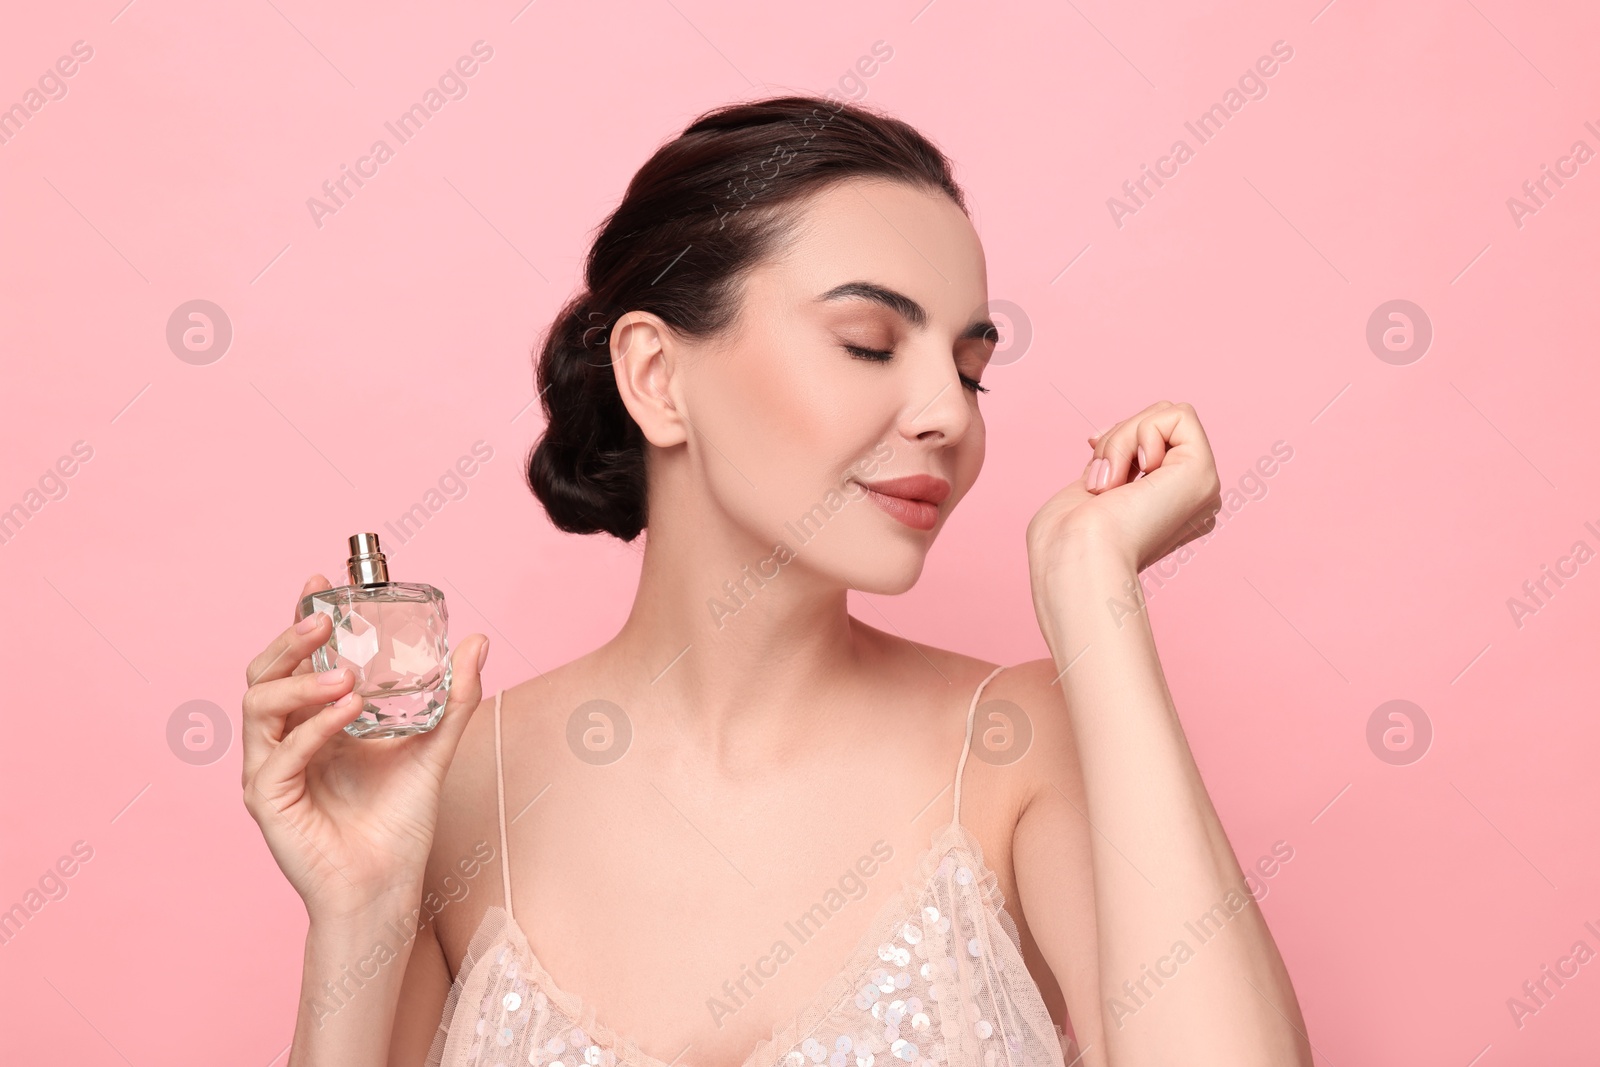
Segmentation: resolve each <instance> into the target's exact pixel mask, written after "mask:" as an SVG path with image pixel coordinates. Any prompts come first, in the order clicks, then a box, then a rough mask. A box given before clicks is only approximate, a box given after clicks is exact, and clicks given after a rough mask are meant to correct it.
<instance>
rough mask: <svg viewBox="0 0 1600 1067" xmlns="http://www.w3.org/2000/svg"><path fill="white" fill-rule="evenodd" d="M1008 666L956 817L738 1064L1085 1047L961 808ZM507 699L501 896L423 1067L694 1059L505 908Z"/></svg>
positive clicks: (813, 1066) (1033, 1061)
mask: <svg viewBox="0 0 1600 1067" xmlns="http://www.w3.org/2000/svg"><path fill="white" fill-rule="evenodd" d="M1003 669H1004V668H999V667H997V668H996V669H995V670H994V671H993V672H992V673H991V674H990V675H989V676H988V677H987V678H985V679H984V680H983V681H982V682H980V683H979V684H978V688H977V691H976V692H974V693H973V694H972V705H971V707H969V708H968V709H967V728H966V738H965V740H964V741H963V742H962V746H961V757H960V759H959V760H958V761H957V764H956V777H955V798H954V804H953V812H952V815H951V819H950V822H949V823H947V824H945V825H944V826H942V827H940V828H939V829H938V830H937V831H935V833H934V835H933V840H932V842H931V844H930V845H929V846H928V848H927V849H926V850H925V851H924V852H923V853H922V854H921V855H920V856H919V857H918V860H917V862H916V864H914V866H913V869H912V870H911V871H910V872H909V873H908V874H907V876H906V878H905V880H904V882H903V883H902V885H901V887H900V888H899V890H898V891H897V892H896V893H895V894H894V895H892V896H891V897H890V898H889V899H887V900H886V901H884V903H883V905H882V907H881V908H880V909H879V911H878V913H877V915H876V916H875V917H874V918H873V920H872V922H871V924H870V925H869V926H868V928H867V929H866V930H865V931H864V932H863V933H862V936H861V938H860V940H859V942H858V943H857V945H856V948H855V950H854V951H853V952H852V953H851V955H850V957H849V959H848V961H847V962H846V965H845V966H844V967H843V968H842V969H841V970H840V971H839V972H838V973H837V974H835V975H834V976H833V977H832V978H831V979H829V980H828V981H827V982H825V983H824V984H823V986H822V988H821V989H819V990H818V991H817V992H816V993H815V994H814V995H813V996H812V998H811V999H810V1001H808V1002H807V1003H806V1005H805V1006H804V1007H802V1008H801V1009H800V1011H799V1013H798V1014H797V1015H796V1016H795V1017H794V1018H793V1019H791V1020H789V1021H788V1022H787V1023H784V1024H780V1025H778V1026H776V1027H774V1029H773V1032H772V1033H771V1035H769V1036H768V1037H767V1038H765V1039H763V1040H762V1041H760V1042H758V1043H757V1045H756V1046H755V1048H754V1049H752V1050H751V1052H750V1054H749V1055H748V1056H747V1057H745V1059H744V1060H743V1061H742V1063H741V1064H740V1067H824V1065H826V1067H1063V1065H1064V1064H1071V1063H1074V1062H1076V1060H1077V1059H1078V1051H1077V1048H1076V1046H1075V1044H1074V1042H1073V1040H1072V1037H1071V1036H1070V1035H1069V1034H1067V1033H1066V1032H1065V1031H1064V1030H1063V1029H1062V1028H1061V1027H1060V1026H1058V1025H1056V1024H1055V1023H1054V1022H1053V1021H1052V1020H1051V1018H1050V1015H1049V1013H1048V1011H1047V1010H1046V1009H1045V1006H1044V1002H1043V999H1042V998H1041V996H1040V993H1039V988H1038V986H1037V985H1036V984H1035V982H1034V981H1033V977H1032V975H1030V974H1029V973H1028V970H1027V967H1026V966H1025V965H1024V964H1023V962H1022V954H1021V950H1020V945H1019V940H1018V935H1017V929H1016V923H1015V922H1014V921H1013V920H1012V918H1011V916H1010V915H1008V914H1007V913H1006V911H1005V908H1004V906H1003V905H1004V902H1003V899H1002V894H1001V892H1000V890H999V888H998V879H997V878H996V876H995V874H994V872H992V871H990V870H989V869H988V868H987V867H985V866H984V863H983V855H982V852H981V850H980V848H979V845H978V841H977V839H976V838H975V837H974V836H973V835H972V834H971V833H970V832H969V831H968V830H967V828H966V827H964V826H962V825H961V821H960V813H961V772H962V770H963V769H964V768H965V767H966V762H967V754H968V751H969V750H970V748H971V745H972V726H973V715H974V712H975V711H976V709H977V706H978V697H979V696H980V695H981V694H982V692H983V689H984V686H986V685H988V684H989V681H990V680H991V679H993V678H994V676H995V675H997V674H999V673H1000V671H1001V670H1003ZM502 696H503V693H502V694H497V695H496V696H495V702H494V744H495V785H496V790H497V793H498V804H499V822H500V854H501V857H502V861H501V864H500V869H501V873H502V876H503V883H504V884H503V889H504V897H503V900H504V902H505V906H504V907H496V906H491V907H489V908H488V910H487V911H486V912H485V914H484V916H483V918H482V920H481V921H480V923H479V926H478V929H477V932H476V933H475V934H474V935H473V937H472V940H471V942H470V943H469V945H468V947H467V953H466V956H465V957H464V958H463V960H462V963H461V966H460V968H459V970H458V971H457V972H456V977H455V980H454V982H453V983H452V985H451V988H450V993H449V995H448V998H447V999H446V1001H445V1006H444V1014H443V1017H442V1018H441V1020H440V1023H439V1029H438V1031H437V1032H436V1033H435V1035H434V1040H433V1044H432V1046H431V1047H430V1048H429V1050H428V1058H427V1061H426V1062H427V1064H428V1067H522V1065H524V1064H526V1065H529V1067H697V1065H696V1064H695V1062H694V1057H693V1055H692V1054H691V1055H687V1056H683V1057H680V1058H679V1059H677V1060H675V1061H674V1063H673V1064H671V1065H669V1064H667V1063H665V1062H663V1061H661V1060H659V1059H656V1058H655V1057H653V1056H651V1055H649V1054H648V1053H646V1052H644V1051H642V1050H641V1049H640V1048H639V1046H638V1044H637V1043H636V1042H635V1041H634V1040H632V1039H631V1038H630V1037H629V1036H628V1035H625V1034H619V1033H617V1032H616V1031H614V1030H612V1029H610V1028H609V1027H608V1026H606V1025H605V1023H604V1022H602V1021H600V1020H598V1019H596V1018H595V1012H594V1007H593V1005H589V1004H585V1003H584V1002H583V1000H582V999H581V998H580V997H578V996H576V995H574V994H572V993H569V992H567V991H566V990H563V989H561V988H560V987H559V986H557V985H556V984H555V982H554V981H552V980H551V977H550V975H549V973H548V972H547V971H545V969H544V967H543V966H542V965H541V964H540V962H539V960H538V958H537V957H536V956H535V955H534V954H533V950H532V948H531V947H530V946H529V944H528V939H527V937H526V936H525V934H524V933H523V930H522V928H521V927H520V926H518V925H517V922H516V920H515V919H514V918H513V917H512V914H511V864H510V862H509V858H508V854H507V852H506V806H505V774H504V771H503V769H502V766H501V761H500V703H501V697H502Z"/></svg>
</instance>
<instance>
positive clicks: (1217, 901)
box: [1014, 403, 1312, 1067]
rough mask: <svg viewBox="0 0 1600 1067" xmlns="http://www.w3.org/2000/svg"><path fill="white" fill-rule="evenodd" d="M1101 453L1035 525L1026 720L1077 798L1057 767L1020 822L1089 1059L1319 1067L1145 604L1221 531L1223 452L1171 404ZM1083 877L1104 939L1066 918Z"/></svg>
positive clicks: (1038, 899) (1030, 898) (1027, 878)
mask: <svg viewBox="0 0 1600 1067" xmlns="http://www.w3.org/2000/svg"><path fill="white" fill-rule="evenodd" d="M1091 442H1092V443H1096V449H1095V459H1093V460H1091V461H1090V464H1089V467H1088V468H1086V470H1085V472H1084V476H1083V478H1080V479H1079V480H1078V481H1077V482H1075V483H1074V484H1073V485H1071V486H1068V487H1067V488H1066V489H1063V490H1062V491H1061V492H1060V493H1058V494H1057V495H1056V496H1055V497H1053V498H1052V499H1051V500H1050V501H1049V502H1048V503H1047V504H1046V505H1045V506H1044V508H1042V509H1041V510H1040V512H1039V514H1038V515H1037V516H1035V518H1034V520H1033V522H1032V523H1030V525H1029V528H1028V551H1029V564H1030V570H1031V578H1032V589H1033V600H1034V608H1035V611H1036V613H1037V615H1038V619H1039V626H1040V630H1041V632H1042V633H1043V635H1044V638H1045V642H1046V644H1047V645H1048V647H1049V649H1050V653H1051V656H1052V659H1053V661H1054V665H1055V672H1056V675H1057V676H1058V677H1056V678H1053V679H1049V680H1040V681H1037V682H1036V683H1035V692H1034V694H1033V695H1032V697H1031V701H1030V705H1029V706H1028V711H1029V714H1030V715H1031V716H1032V717H1034V718H1035V720H1036V721H1037V722H1038V723H1039V725H1038V727H1037V730H1038V735H1039V740H1040V742H1041V750H1040V752H1039V756H1040V758H1041V760H1043V761H1045V762H1049V761H1052V760H1053V761H1055V762H1057V763H1059V764H1060V770H1061V774H1060V775H1059V778H1060V780H1061V782H1062V783H1066V784H1065V785H1059V784H1056V783H1054V782H1052V781H1050V780H1049V779H1050V777H1051V775H1050V770H1049V768H1047V767H1042V766H1041V767H1040V768H1039V769H1038V773H1040V774H1041V785H1040V786H1039V787H1038V788H1037V789H1036V790H1035V793H1034V796H1033V798H1032V799H1031V800H1030V802H1029V804H1028V806H1027V808H1026V809H1025V810H1024V812H1023V815H1022V817H1021V819H1020V820H1019V823H1018V828H1017V835H1016V843H1015V853H1014V864H1015V869H1016V874H1017V881H1018V894H1019V897H1020V899H1021V904H1022V909H1023V911H1024V913H1025V914H1026V915H1028V916H1029V925H1030V928H1031V929H1032V930H1033V932H1034V936H1035V938H1036V940H1037V941H1038V943H1039V946H1040V949H1041V951H1042V952H1043V954H1044V956H1045V958H1046V960H1047V961H1048V962H1049V963H1050V965H1051V967H1052V969H1053V970H1054V971H1055V973H1056V975H1057V978H1058V980H1059V981H1060V983H1061V985H1062V989H1063V991H1064V993H1065V994H1066V996H1067V1000H1068V1010H1069V1011H1070V1012H1071V1014H1072V1019H1073V1023H1074V1026H1075V1028H1076V1030H1077V1035H1078V1041H1079V1047H1080V1049H1081V1051H1082V1054H1083V1055H1082V1060H1081V1061H1080V1062H1081V1063H1083V1064H1085V1065H1094V1067H1103V1065H1109V1067H1156V1065H1161V1067H1165V1065H1168V1064H1174V1063H1183V1064H1187V1065H1193V1067H1199V1065H1207V1064H1217V1065H1223V1064H1226V1065H1228V1067H1250V1065H1256V1064H1260V1065H1268V1064H1270V1065H1273V1067H1284V1065H1298V1067H1310V1065H1311V1063H1312V1059H1311V1049H1310V1044H1309V1040H1308V1038H1307V1036H1306V1033H1305V1023H1304V1020H1303V1019H1302V1018H1301V1015H1300V1009H1299V1005H1298V1003H1297V1002H1296V999H1295V995H1294V988H1293V986H1292V985H1291V984H1290V980H1289V975H1288V973H1287V971H1286V970H1285V968H1284V965H1283V960H1282V958H1281V957H1280V955H1279V953H1278V949H1277V946H1276V944H1274V942H1273V940H1272V935H1271V932H1270V931H1269V930H1268V929H1267V925H1266V922H1265V920H1264V918H1263V917H1262V915H1261V912H1260V910H1259V909H1258V907H1257V906H1256V902H1255V900H1254V898H1253V897H1252V895H1251V892H1250V890H1249V888H1248V887H1247V886H1246V883H1245V879H1244V874H1243V872H1242V871H1241V870H1240V867H1239V864H1238V861H1237V860H1236V859H1235V857H1234V853H1233V849H1232V847H1231V846H1230V845H1229V843H1228V838H1227V834H1226V833H1225V832H1224V831H1223V828H1222V824H1221V821H1220V820H1219V819H1218V818H1217V813H1216V810H1215V808H1214V807H1213V806H1212V803H1211V798H1210V797H1209V795H1207V793H1206V789H1205V784H1204V783H1203V782H1202V781H1201V779H1200V772H1199V770H1198V768H1197V767H1196V766H1195V762H1194V757H1193V755H1192V754H1191V753H1190V751H1189V746H1188V742H1187V740H1186V739H1185V737H1184V733H1183V727H1182V725H1181V724H1180V723H1179V721H1178V715H1177V710H1176V708H1175V707H1174V705H1173V701H1172V695H1171V693H1170V692H1168V690H1167V685H1166V679H1165V677H1164V676H1163V674H1162V670H1161V662H1160V659H1159V657H1158V656H1157V653H1156V645H1155V638H1154V635H1153V633H1152V632H1151V629H1150V625H1149V621H1148V618H1147V616H1146V613H1145V611H1144V610H1143V599H1142V597H1141V596H1140V595H1139V585H1138V575H1139V572H1140V570H1142V569H1143V568H1144V567H1145V566H1147V565H1148V564H1149V563H1152V562H1154V561H1155V560H1157V559H1160V558H1161V557H1162V556H1164V555H1166V554H1167V553H1168V552H1171V551H1172V550H1174V549H1176V548H1178V547H1179V546H1180V545H1182V544H1183V543H1185V542H1186V541H1188V540H1190V539H1192V538H1194V537H1196V536H1199V535H1201V534H1203V533H1205V532H1206V531H1208V530H1209V529H1210V528H1211V523H1212V521H1213V516H1214V515H1215V513H1216V510H1217V505H1218V501H1219V497H1218V495H1217V494H1218V489H1219V483H1218V481H1217V477H1216V469H1215V464H1214V462H1213V461H1212V457H1211V449H1210V446H1209V444H1208V442H1207V441H1206V438H1205V434H1204V431H1203V430H1202V429H1201V427H1200V422H1199V419H1198V418H1197V417H1196V416H1195V413H1194V410H1193V409H1192V408H1190V407H1189V406H1188V405H1186V404H1184V405H1174V404H1167V403H1161V404H1157V405H1153V406H1152V407H1150V408H1147V409H1145V411H1142V412H1140V413H1139V414H1138V415H1136V416H1134V417H1133V418H1131V419H1128V420H1127V421H1125V422H1123V423H1121V424H1119V425H1118V426H1116V427H1115V428H1113V429H1112V430H1111V431H1109V432H1108V433H1106V434H1105V435H1103V436H1101V437H1097V438H1091ZM1141 449H1142V453H1143V459H1142V463H1141V462H1139V460H1138V459H1137V457H1138V456H1139V452H1140V450H1141ZM1141 469H1142V470H1143V471H1144V472H1145V475H1144V477H1141V478H1137V479H1135V480H1129V479H1130V477H1131V476H1132V475H1135V474H1137V472H1138V471H1139V470H1141ZM1073 759H1075V760H1076V762H1077V766H1076V767H1075V768H1074V767H1072V766H1071V764H1070V763H1069V762H1068V761H1070V760H1073ZM1080 790H1081V791H1080ZM1085 839H1087V842H1088V847H1087V851H1088V853H1089V860H1090V864H1091V867H1092V878H1090V879H1087V880H1086V879H1085V878H1084V877H1083V874H1082V872H1081V864H1082V860H1083V856H1082V852H1083V851H1084V848H1083V841H1084V840H1085ZM1086 881H1088V882H1090V883H1092V898H1093V923H1092V941H1091V940H1085V935H1086V928H1087V927H1089V925H1090V924H1089V923H1087V922H1086V921H1078V922H1072V921H1062V920H1060V919H1059V918H1058V917H1059V916H1074V915H1076V916H1082V915H1083V914H1084V913H1085V912H1086V906H1085V902H1084V899H1083V895H1084V892H1085V889H1086V888H1087V887H1086V885H1085V882H1086ZM1091 979H1092V985H1093V989H1092V990H1091V988H1090V986H1091ZM1091 995H1092V997H1093V999H1092V1001H1091V999H1090V998H1091Z"/></svg>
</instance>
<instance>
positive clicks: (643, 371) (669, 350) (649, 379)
mask: <svg viewBox="0 0 1600 1067" xmlns="http://www.w3.org/2000/svg"><path fill="white" fill-rule="evenodd" d="M674 346H675V339H674V338H673V337H672V335H671V333H670V332H669V331H668V330H667V329H666V327H665V325H664V324H663V323H662V322H661V321H660V320H659V319H657V318H656V317H655V316H654V315H649V314H647V313H644V312H629V313H628V314H626V315H624V316H622V317H621V318H620V319H618V320H617V322H616V325H615V326H613V327H612V329H611V370H612V373H613V374H615V376H616V381H617V393H618V394H619V395H620V396H621V397H622V403H623V405H624V406H625V407H626V408H627V409H628V414H630V415H632V416H633V421H634V422H636V423H638V424H639V429H640V431H641V432H642V433H643V434H644V436H645V440H647V441H649V442H650V443H651V444H653V445H656V446H657V447H661V448H666V447H669V446H671V445H677V444H682V443H683V442H684V441H685V440H686V439H687V437H688V435H687V433H686V432H685V424H684V420H683V418H682V417H681V416H680V415H679V414H678V404H677V398H676V397H675V396H674V395H673V389H674V387H675V385H676V380H675V376H674V374H673V371H674V369H675V367H676V365H677V360H676V358H675V356H676V353H675V351H674Z"/></svg>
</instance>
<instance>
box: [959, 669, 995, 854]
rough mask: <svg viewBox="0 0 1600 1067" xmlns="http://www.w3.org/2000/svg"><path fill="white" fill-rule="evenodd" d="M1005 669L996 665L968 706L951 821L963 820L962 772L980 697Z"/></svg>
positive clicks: (969, 746)
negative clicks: (986, 687) (992, 680)
mask: <svg viewBox="0 0 1600 1067" xmlns="http://www.w3.org/2000/svg"><path fill="white" fill-rule="evenodd" d="M1003 670H1005V667H1004V666H1000V667H996V668H995V669H994V670H992V671H990V672H989V677H988V678H985V679H984V680H983V681H981V682H979V683H978V688H977V689H976V690H975V691H974V692H973V694H972V705H971V706H970V707H969V708H967V736H966V739H965V740H964V741H962V742H961V759H960V760H959V761H958V762H957V763H956V796H955V804H954V805H953V806H952V808H951V810H950V821H951V822H952V823H959V822H960V821H961V772H962V771H963V770H965V769H966V766H967V752H968V750H969V749H971V748H972V718H973V714H974V713H975V712H976V711H977V710H978V697H980V696H982V695H983V687H984V686H986V685H988V684H989V682H990V680H991V679H993V678H994V676H995V675H997V674H999V673H1000V672H1001V671H1003Z"/></svg>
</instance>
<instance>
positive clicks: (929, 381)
mask: <svg viewBox="0 0 1600 1067" xmlns="http://www.w3.org/2000/svg"><path fill="white" fill-rule="evenodd" d="M921 367H922V369H920V370H919V371H917V372H916V373H914V374H912V375H910V377H909V379H908V380H909V382H910V388H909V389H908V390H907V393H906V404H905V410H904V414H903V415H902V416H901V420H900V432H901V433H902V434H904V435H905V437H906V438H907V439H908V440H912V441H930V442H937V443H943V444H953V443H954V442H956V441H959V440H961V438H962V437H963V436H965V434H966V433H967V430H968V428H969V427H970V426H971V425H972V419H973V409H972V404H971V402H970V401H969V400H968V398H967V390H966V387H965V386H963V385H962V384H961V377H960V375H959V374H958V373H957V371H956V365H955V361H954V360H952V359H951V358H950V356H949V354H948V353H947V354H945V355H944V357H943V358H942V359H930V360H928V361H927V362H926V363H924V364H922V365H921Z"/></svg>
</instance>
